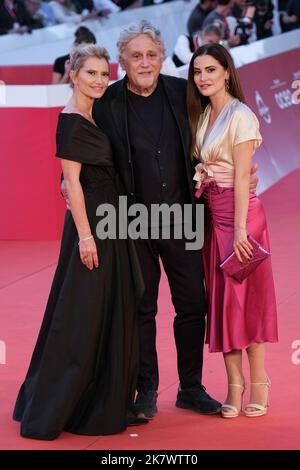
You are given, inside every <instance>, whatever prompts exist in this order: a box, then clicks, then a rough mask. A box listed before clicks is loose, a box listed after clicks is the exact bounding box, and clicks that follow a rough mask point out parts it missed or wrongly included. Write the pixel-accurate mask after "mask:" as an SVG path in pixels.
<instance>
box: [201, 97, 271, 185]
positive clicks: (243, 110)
mask: <svg viewBox="0 0 300 470" xmlns="http://www.w3.org/2000/svg"><path fill="white" fill-rule="evenodd" d="M210 112H211V106H210V105H208V106H207V107H206V108H205V111H204V113H203V114H202V115H201V116H200V119H199V124H198V129H197V135H196V149H195V157H196V158H197V159H198V160H200V161H201V163H198V165H196V167H195V170H196V173H195V176H194V180H196V181H197V184H196V188H198V189H199V188H200V186H201V183H202V182H203V181H204V180H205V179H207V178H212V179H214V180H215V181H216V183H217V184H218V185H219V186H221V187H233V185H234V163H233V147H234V145H237V144H240V143H241V142H246V141H248V140H253V141H254V150H255V149H256V148H257V147H258V146H259V145H260V144H261V142H262V137H261V135H260V132H259V122H258V119H257V117H256V116H255V114H254V113H253V112H252V111H251V109H250V108H248V106H246V105H245V104H244V103H241V102H240V101H239V100H238V99H236V98H233V99H232V100H230V101H229V102H227V103H226V104H225V106H224V107H223V109H222V111H221V112H220V114H219V115H218V117H217V119H216V120H215V122H214V123H213V125H212V126H211V127H210V129H208V131H207V126H208V121H209V116H210Z"/></svg>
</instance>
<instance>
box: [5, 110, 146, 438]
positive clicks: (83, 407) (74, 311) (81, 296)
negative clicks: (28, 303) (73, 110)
mask: <svg viewBox="0 0 300 470" xmlns="http://www.w3.org/2000/svg"><path fill="white" fill-rule="evenodd" d="M57 156H58V157H61V158H64V159H70V160H73V161H78V162H81V163H82V169H81V174H80V180H81V184H82V188H83V192H84V197H85V204H86V210H87V214H88V219H89V223H90V226H91V230H92V233H93V235H94V237H95V241H96V245H97V251H98V256H99V261H100V265H99V268H98V269H95V268H94V269H93V270H92V271H90V270H88V269H87V268H86V267H85V266H84V265H83V264H82V262H81V260H80V257H79V250H78V235H77V231H76V227H75V224H74V221H73V218H72V214H71V212H70V211H67V213H66V217H65V223H64V229H63V236H62V242H61V250H60V255H59V261H58V266H57V269H56V273H55V276H54V280H53V284H52V287H51V291H50V295H49V299H48V303H47V307H46V311H45V315H44V319H43V323H42V326H41V330H40V333H39V336H38V340H37V343H36V346H35V349H34V352H33V355H32V359H31V363H30V366H29V370H28V373H27V376H26V379H25V382H24V383H23V385H22V387H21V389H20V392H19V395H18V398H17V402H16V405H15V409H14V419H16V420H18V421H21V435H22V436H25V437H30V438H35V439H46V440H48V439H49V440H50V439H54V438H56V437H57V436H58V435H59V434H60V433H61V432H62V431H68V432H72V433H76V434H85V435H104V434H113V433H118V432H121V431H123V430H124V429H125V428H126V422H127V419H126V418H127V414H128V412H129V411H130V410H131V408H132V404H133V399H134V392H135V385H136V378H137V372H138V332H137V309H136V307H137V302H138V299H139V298H140V297H141V295H142V290H143V280H142V276H141V271H140V268H139V263H138V258H137V255H136V253H135V249H134V246H133V241H132V240H124V239H123V240H122V239H106V240H100V239H98V238H97V236H96V225H97V223H98V222H99V218H98V217H97V216H96V209H97V207H98V205H99V204H101V203H109V204H111V205H113V206H114V207H115V208H117V206H118V197H119V192H118V190H117V186H116V173H115V170H114V165H113V156H112V151H111V146H110V142H109V140H108V138H107V136H106V135H105V134H104V133H103V132H102V131H101V130H100V129H99V128H98V127H96V126H94V125H93V124H92V123H91V122H90V121H88V120H86V119H85V118H84V117H83V116H81V115H79V114H64V113H62V114H60V116H59V121H58V127H57ZM117 214H118V211H117Z"/></svg>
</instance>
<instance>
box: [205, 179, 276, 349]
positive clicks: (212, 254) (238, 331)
mask: <svg viewBox="0 0 300 470" xmlns="http://www.w3.org/2000/svg"><path fill="white" fill-rule="evenodd" d="M203 189H204V191H203V195H204V200H205V204H206V207H207V209H208V211H207V215H208V223H207V226H206V233H205V243H204V248H203V259H204V273H205V284H206V289H207V295H208V304H209V307H208V319H207V335H206V343H208V344H209V350H210V352H229V351H232V350H236V349H245V348H247V347H248V346H249V345H250V344H251V343H264V342H276V341H278V333H277V313H276V298H275V289H274V281H273V274H272V266H271V257H269V258H268V259H266V260H265V261H264V262H263V263H261V264H260V266H258V268H257V269H256V270H255V271H254V272H253V273H252V274H250V276H249V277H248V278H247V279H245V280H244V282H243V283H242V284H239V283H238V282H237V281H235V280H234V279H233V278H231V277H229V276H227V275H226V274H225V273H224V272H223V271H222V269H221V268H220V263H221V262H222V261H223V260H224V258H225V257H226V256H227V255H228V254H229V253H231V252H232V250H233V236H234V190H233V188H221V187H219V186H217V184H216V183H215V181H213V180H212V181H210V182H209V184H206V185H205V188H203ZM247 231H248V233H249V234H251V235H252V237H253V238H255V239H256V240H257V241H258V242H259V243H260V244H261V245H262V246H263V247H264V248H266V249H267V250H269V251H270V246H269V236H268V229H267V224H266V217H265V212H264V209H263V206H262V204H261V201H260V199H259V198H258V197H257V196H256V195H255V194H250V195H249V211H248V219H247Z"/></svg>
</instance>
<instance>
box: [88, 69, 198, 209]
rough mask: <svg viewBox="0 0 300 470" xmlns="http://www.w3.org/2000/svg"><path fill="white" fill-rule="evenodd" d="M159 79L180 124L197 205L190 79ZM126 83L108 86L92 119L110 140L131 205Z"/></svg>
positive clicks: (133, 195)
mask: <svg viewBox="0 0 300 470" xmlns="http://www.w3.org/2000/svg"><path fill="white" fill-rule="evenodd" d="M159 79H160V80H161V83H162V85H163V88H164V91H165V93H166V96H167V99H168V101H169V104H170V107H171V110H172V112H173V115H174V118H175V120H176V123H177V126H178V132H179V135H180V139H181V143H182V148H183V158H184V160H185V169H186V174H185V175H183V176H182V177H183V178H184V177H185V178H187V183H188V188H189V194H190V202H191V203H192V204H193V205H194V203H195V200H194V183H193V174H194V165H193V163H192V160H191V157H190V146H191V134H190V128H189V123H188V117H187V110H186V83H187V82H186V80H184V79H182V78H175V77H169V76H167V75H160V77H159ZM126 82H127V77H125V78H124V79H123V80H120V81H118V82H116V83H114V84H113V85H111V86H109V87H108V90H107V91H106V93H105V95H104V96H103V97H102V98H101V99H100V100H97V101H95V103H94V106H93V118H94V120H95V122H96V124H97V125H98V126H99V127H100V128H101V129H103V130H104V132H105V133H106V134H107V135H108V137H109V139H110V141H111V145H112V149H113V156H114V162H115V167H116V170H117V172H118V174H119V177H120V179H121V182H122V183H123V186H124V188H125V192H126V194H127V195H128V200H129V201H128V202H129V204H130V203H134V202H135V184H134V174H133V162H132V155H131V149H130V141H129V131H128V122H127V94H126Z"/></svg>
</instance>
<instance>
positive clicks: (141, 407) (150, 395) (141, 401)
mask: <svg viewBox="0 0 300 470" xmlns="http://www.w3.org/2000/svg"><path fill="white" fill-rule="evenodd" d="M156 402H157V392H156V391H155V390H148V391H147V392H138V394H137V397H136V400H135V403H134V406H133V412H134V414H135V415H136V416H137V417H138V418H144V419H147V420H149V419H153V418H154V415H155V414H156V413H157V406H156Z"/></svg>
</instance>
